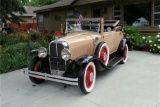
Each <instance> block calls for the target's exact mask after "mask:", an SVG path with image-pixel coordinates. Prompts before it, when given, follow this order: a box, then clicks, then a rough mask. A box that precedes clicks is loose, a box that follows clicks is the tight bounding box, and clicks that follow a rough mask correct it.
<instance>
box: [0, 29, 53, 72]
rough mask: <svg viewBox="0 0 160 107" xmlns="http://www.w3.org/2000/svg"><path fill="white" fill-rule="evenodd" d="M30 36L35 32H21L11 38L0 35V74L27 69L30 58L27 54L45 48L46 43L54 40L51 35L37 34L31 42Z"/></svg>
mask: <svg viewBox="0 0 160 107" xmlns="http://www.w3.org/2000/svg"><path fill="white" fill-rule="evenodd" d="M32 34H37V32H36V31H32V33H30V34H29V33H27V32H21V33H17V34H15V35H12V36H10V35H3V34H0V59H1V60H0V73H6V72H8V71H11V70H15V69H20V68H24V67H27V66H28V64H29V62H30V60H31V58H32V56H28V55H27V54H28V52H29V51H31V50H33V49H38V48H39V47H42V46H43V47H46V48H47V47H48V42H50V41H51V40H53V39H54V36H53V35H51V34H50V35H49V34H47V35H41V34H40V33H38V34H39V35H36V37H37V38H36V39H34V40H33V39H32V37H33V35H32ZM48 36H49V37H48Z"/></svg>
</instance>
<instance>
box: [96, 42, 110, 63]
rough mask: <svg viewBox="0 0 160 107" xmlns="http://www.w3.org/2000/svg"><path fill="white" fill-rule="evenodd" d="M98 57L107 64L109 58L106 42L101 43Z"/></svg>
mask: <svg viewBox="0 0 160 107" xmlns="http://www.w3.org/2000/svg"><path fill="white" fill-rule="evenodd" d="M98 58H100V59H101V61H102V62H103V63H104V64H105V65H106V66H107V64H108V60H109V47H108V45H107V44H106V43H103V44H102V45H101V47H100V49H99V54H98Z"/></svg>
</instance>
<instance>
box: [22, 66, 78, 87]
mask: <svg viewBox="0 0 160 107" xmlns="http://www.w3.org/2000/svg"><path fill="white" fill-rule="evenodd" d="M24 74H26V75H29V76H31V77H37V78H41V79H45V80H50V81H55V82H59V83H64V84H70V85H77V86H78V78H68V77H62V76H57V75H51V74H47V73H40V72H34V71H30V70H28V69H24Z"/></svg>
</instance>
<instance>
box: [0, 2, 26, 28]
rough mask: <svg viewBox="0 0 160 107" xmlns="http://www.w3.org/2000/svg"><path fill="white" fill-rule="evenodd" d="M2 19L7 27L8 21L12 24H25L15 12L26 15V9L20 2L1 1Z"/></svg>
mask: <svg viewBox="0 0 160 107" xmlns="http://www.w3.org/2000/svg"><path fill="white" fill-rule="evenodd" d="M0 4H1V5H0V11H1V14H0V19H1V20H2V22H3V23H5V26H6V25H7V21H9V22H12V23H18V24H20V22H24V20H22V19H20V18H19V17H18V16H16V15H15V14H14V13H13V12H19V13H20V14H24V13H26V11H25V8H24V7H23V4H22V3H21V1H20V0H1V1H0Z"/></svg>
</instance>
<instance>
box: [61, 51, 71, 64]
mask: <svg viewBox="0 0 160 107" xmlns="http://www.w3.org/2000/svg"><path fill="white" fill-rule="evenodd" d="M61 57H62V59H64V60H65V61H67V60H69V59H70V58H71V53H70V51H69V50H68V49H63V50H62V51H61Z"/></svg>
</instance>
